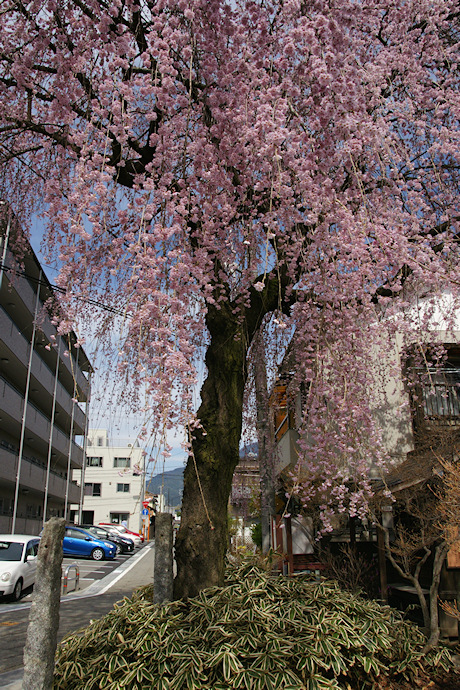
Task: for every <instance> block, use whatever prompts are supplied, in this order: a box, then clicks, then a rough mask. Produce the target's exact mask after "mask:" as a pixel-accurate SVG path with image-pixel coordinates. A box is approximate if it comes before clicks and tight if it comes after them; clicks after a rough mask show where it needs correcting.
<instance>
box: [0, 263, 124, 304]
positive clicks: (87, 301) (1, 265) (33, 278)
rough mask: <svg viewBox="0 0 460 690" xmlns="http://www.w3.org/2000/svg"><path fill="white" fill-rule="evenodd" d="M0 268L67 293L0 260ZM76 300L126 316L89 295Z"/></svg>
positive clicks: (65, 292)
mask: <svg viewBox="0 0 460 690" xmlns="http://www.w3.org/2000/svg"><path fill="white" fill-rule="evenodd" d="M0 269H1V270H2V271H7V272H11V273H17V274H18V275H21V276H23V277H24V278H27V280H29V281H30V282H32V283H34V284H36V285H43V286H44V287H47V288H49V289H50V290H51V291H52V292H58V293H60V294H63V295H67V289H66V288H62V287H60V286H59V285H54V284H53V283H50V282H48V281H44V280H42V279H41V278H36V277H35V276H32V275H30V274H29V273H27V271H21V270H19V269H16V268H11V266H7V265H6V264H2V263H1V262H0ZM74 298H75V299H76V300H77V301H79V302H85V303H86V304H90V305H92V306H94V307H99V308H100V309H103V310H104V311H108V312H110V313H111V314H115V315H117V316H126V312H124V311H121V310H120V309H116V308H115V307H111V306H110V305H108V304H104V303H103V302H100V301H99V300H95V299H92V298H91V297H77V296H75V297H74Z"/></svg>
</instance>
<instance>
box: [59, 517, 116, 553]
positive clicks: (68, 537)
mask: <svg viewBox="0 0 460 690" xmlns="http://www.w3.org/2000/svg"><path fill="white" fill-rule="evenodd" d="M62 549H63V551H64V556H87V557H88V558H92V559H93V560H95V561H102V559H104V558H115V556H116V555H117V547H116V545H115V544H114V543H113V542H112V541H108V540H106V539H98V538H97V537H95V536H94V534H91V533H90V532H88V531H87V530H84V529H81V528H80V527H74V526H70V525H69V526H67V527H66V528H65V535H64V540H63V542H62Z"/></svg>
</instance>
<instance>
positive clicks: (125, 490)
mask: <svg viewBox="0 0 460 690" xmlns="http://www.w3.org/2000/svg"><path fill="white" fill-rule="evenodd" d="M117 493H122V494H129V484H117Z"/></svg>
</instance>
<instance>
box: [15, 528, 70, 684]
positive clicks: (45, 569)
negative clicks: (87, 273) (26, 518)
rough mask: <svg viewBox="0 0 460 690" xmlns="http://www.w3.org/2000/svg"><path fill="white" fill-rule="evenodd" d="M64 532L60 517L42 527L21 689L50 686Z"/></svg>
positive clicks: (57, 622)
mask: <svg viewBox="0 0 460 690" xmlns="http://www.w3.org/2000/svg"><path fill="white" fill-rule="evenodd" d="M64 532H65V519H64V518H51V519H50V520H48V522H47V523H45V526H44V528H43V533H42V538H41V540H40V547H39V549H38V556H37V574H36V577H35V586H34V595H33V601H32V606H31V607H30V613H29V626H28V628H27V639H26V645H25V647H24V679H23V682H22V690H50V688H52V687H53V673H54V655H55V653H56V645H57V633H58V628H59V604H60V599H61V568H62V540H63V538H64Z"/></svg>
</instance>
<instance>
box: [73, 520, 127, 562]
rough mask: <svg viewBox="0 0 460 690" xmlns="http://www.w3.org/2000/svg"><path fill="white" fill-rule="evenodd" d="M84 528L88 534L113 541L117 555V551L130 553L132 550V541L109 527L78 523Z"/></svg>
mask: <svg viewBox="0 0 460 690" xmlns="http://www.w3.org/2000/svg"><path fill="white" fill-rule="evenodd" d="M78 527H81V528H82V529H85V530H86V531H87V532H89V533H90V534H94V536H95V537H97V538H98V539H102V540H105V541H113V543H114V544H115V546H116V547H117V556H118V554H119V553H130V552H131V551H134V541H133V540H132V539H129V538H128V537H125V536H123V535H121V534H119V533H118V532H116V531H115V530H112V529H110V528H109V527H99V526H97V525H78Z"/></svg>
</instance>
